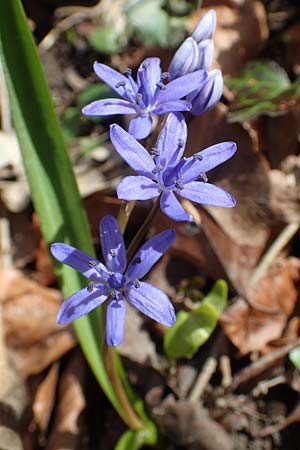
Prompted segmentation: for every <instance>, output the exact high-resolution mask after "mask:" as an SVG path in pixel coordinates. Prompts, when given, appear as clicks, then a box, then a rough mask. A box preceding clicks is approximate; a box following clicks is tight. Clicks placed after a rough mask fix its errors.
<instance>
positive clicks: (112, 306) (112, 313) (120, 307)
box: [106, 293, 126, 347]
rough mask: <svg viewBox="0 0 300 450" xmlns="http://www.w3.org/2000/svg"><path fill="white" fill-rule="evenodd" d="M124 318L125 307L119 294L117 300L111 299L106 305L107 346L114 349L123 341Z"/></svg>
mask: <svg viewBox="0 0 300 450" xmlns="http://www.w3.org/2000/svg"><path fill="white" fill-rule="evenodd" d="M125 318H126V305H125V302H124V300H123V297H122V296H121V294H119V293H118V299H117V300H116V299H112V300H110V301H109V303H108V307H107V313H106V342H107V345H109V346H113V347H116V346H117V345H120V344H121V342H122V341H123V336H124V328H125Z"/></svg>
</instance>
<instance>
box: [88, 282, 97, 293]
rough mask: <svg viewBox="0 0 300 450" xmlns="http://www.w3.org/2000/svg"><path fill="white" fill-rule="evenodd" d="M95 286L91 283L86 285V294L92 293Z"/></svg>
mask: <svg viewBox="0 0 300 450" xmlns="http://www.w3.org/2000/svg"><path fill="white" fill-rule="evenodd" d="M94 287H95V285H94V283H93V282H92V281H91V282H90V283H89V284H88V285H87V290H88V292H93V289H94Z"/></svg>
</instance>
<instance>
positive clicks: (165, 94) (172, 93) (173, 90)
mask: <svg viewBox="0 0 300 450" xmlns="http://www.w3.org/2000/svg"><path fill="white" fill-rule="evenodd" d="M206 78H207V72H206V70H197V71H196V72H193V73H188V74H187V75H183V76H182V77H180V78H176V80H173V81H170V83H168V84H167V85H166V88H165V89H162V90H161V91H160V93H159V95H158V98H157V102H158V104H160V103H165V102H171V101H173V100H179V99H180V98H182V97H185V96H186V95H187V94H189V93H190V92H192V91H195V90H197V89H199V87H201V86H202V84H203V83H204V82H205V80H206ZM153 112H154V111H153Z"/></svg>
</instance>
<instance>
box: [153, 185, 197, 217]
mask: <svg viewBox="0 0 300 450" xmlns="http://www.w3.org/2000/svg"><path fill="white" fill-rule="evenodd" d="M160 209H161V210H162V212H163V213H164V214H166V216H168V217H170V218H171V219H173V220H176V221H178V222H182V221H184V220H189V221H191V222H192V221H193V220H194V219H193V217H192V216H191V215H190V214H188V213H187V212H186V211H185V210H184V209H183V207H182V206H181V204H180V202H179V201H178V200H177V198H176V197H175V195H174V194H173V192H164V193H163V194H162V196H161V198H160Z"/></svg>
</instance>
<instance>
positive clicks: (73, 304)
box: [57, 284, 108, 325]
mask: <svg viewBox="0 0 300 450" xmlns="http://www.w3.org/2000/svg"><path fill="white" fill-rule="evenodd" d="M107 296H108V288H107V286H105V285H103V284H98V285H95V286H94V287H93V289H92V290H91V291H90V290H89V288H88V287H85V288H83V289H81V290H80V291H78V292H75V294H73V295H71V296H70V297H69V298H67V300H65V301H64V302H63V304H62V305H61V307H60V310H59V312H58V316H57V323H58V324H60V325H61V324H64V323H69V322H72V321H73V320H76V319H79V317H82V316H85V315H86V314H88V313H89V312H90V311H92V310H93V309H95V308H96V307H97V306H99V305H101V303H103V302H104V301H105V299H106V298H107Z"/></svg>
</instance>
